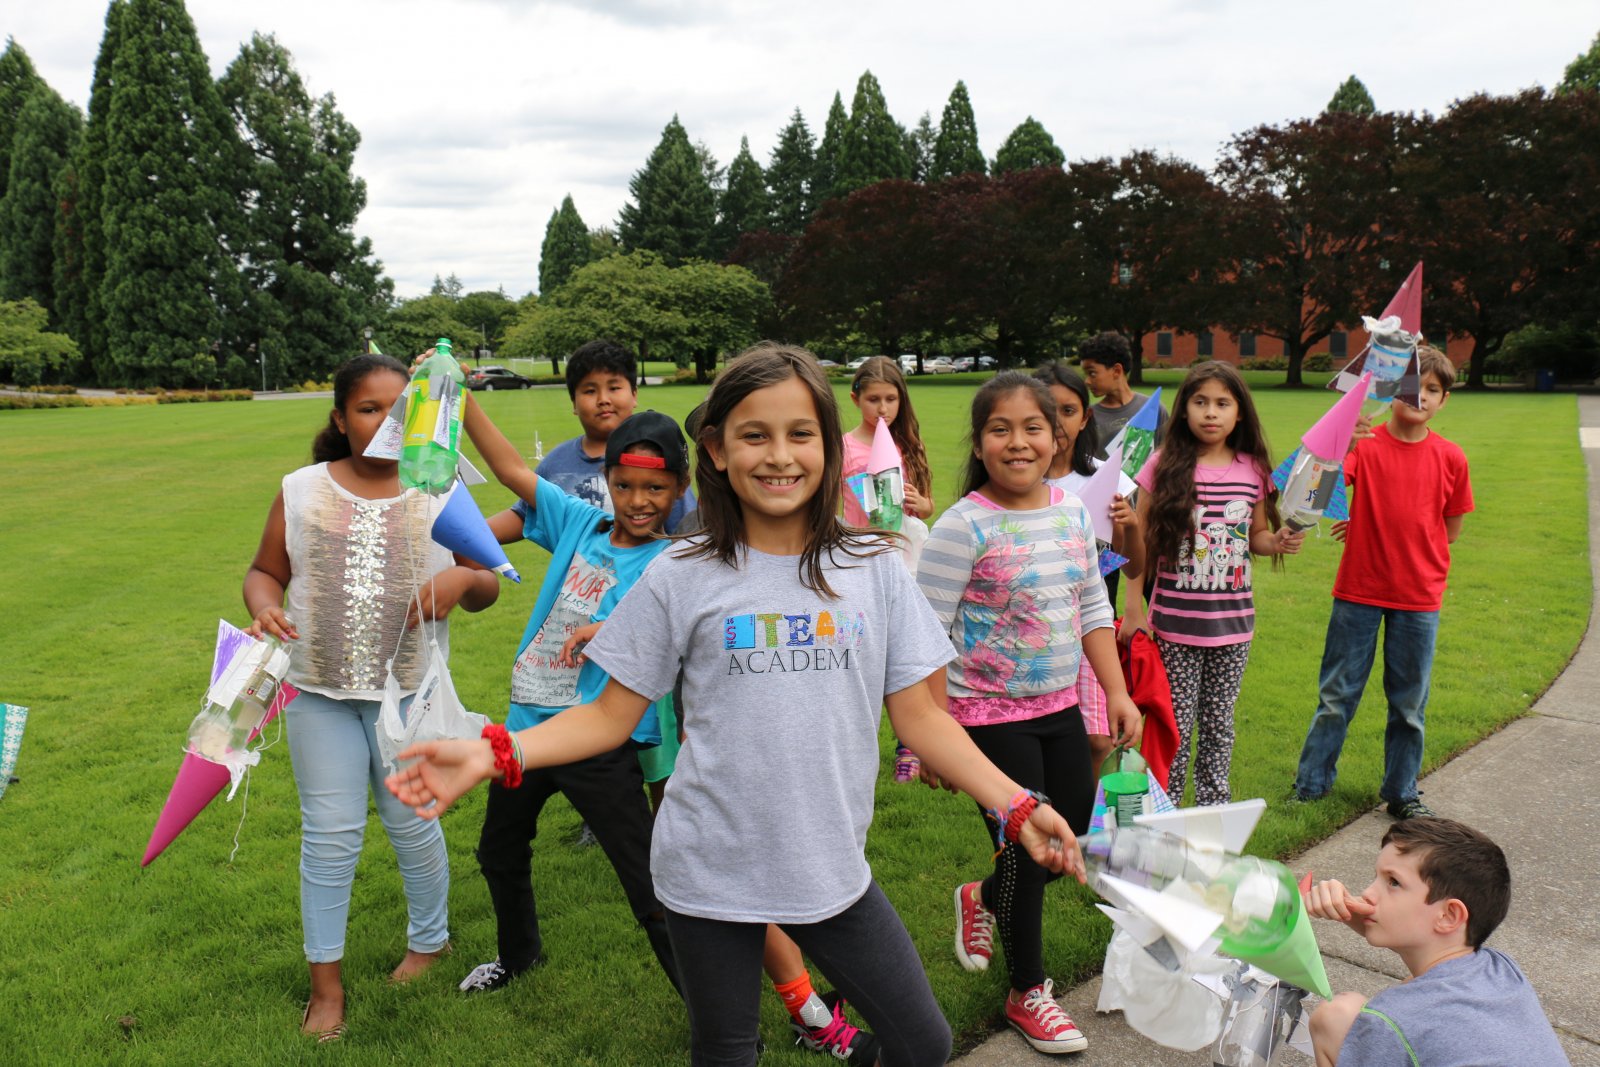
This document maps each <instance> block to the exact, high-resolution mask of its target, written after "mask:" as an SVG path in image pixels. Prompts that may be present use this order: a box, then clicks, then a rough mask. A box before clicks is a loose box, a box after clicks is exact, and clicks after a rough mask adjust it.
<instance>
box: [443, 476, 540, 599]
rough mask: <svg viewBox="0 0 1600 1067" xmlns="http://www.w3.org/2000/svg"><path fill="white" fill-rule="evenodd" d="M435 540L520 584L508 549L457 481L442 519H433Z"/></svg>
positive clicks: (519, 577) (446, 502) (445, 505)
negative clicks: (501, 545) (496, 538)
mask: <svg viewBox="0 0 1600 1067" xmlns="http://www.w3.org/2000/svg"><path fill="white" fill-rule="evenodd" d="M433 539H434V540H435V541H437V542H438V543H439V544H441V545H443V546H444V547H445V548H448V549H449V550H450V551H452V552H455V553H458V554H460V555H463V556H466V557H467V558H468V559H470V560H472V561H473V562H475V563H481V564H483V565H484V566H485V567H488V568H489V569H490V570H492V571H494V572H495V573H496V574H499V575H502V576H504V577H506V578H510V579H511V580H512V581H513V582H521V581H522V577H521V576H520V575H519V574H517V572H516V569H515V568H514V567H512V566H511V561H510V560H508V559H507V558H506V550H505V549H503V548H501V547H500V542H499V541H496V540H495V539H494V532H493V531H491V530H490V529H489V520H487V519H485V518H484V517H483V512H481V511H479V510H478V504H477V502H476V501H474V500H473V499H472V494H471V493H469V492H467V491H466V489H464V488H463V487H462V486H461V484H460V483H459V482H458V483H457V484H456V487H455V489H453V490H452V491H451V493H450V496H449V497H448V498H447V499H446V500H445V502H444V508H443V509H442V510H441V511H440V512H439V517H438V518H437V519H434V520H433Z"/></svg>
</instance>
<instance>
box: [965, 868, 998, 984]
mask: <svg viewBox="0 0 1600 1067" xmlns="http://www.w3.org/2000/svg"><path fill="white" fill-rule="evenodd" d="M979 885H980V883H978V882H968V883H967V884H966V885H963V886H957V887H956V960H957V961H958V962H959V963H960V964H961V966H963V967H965V968H966V969H967V970H969V971H986V970H988V969H989V960H990V959H991V958H993V956H994V912H992V911H990V910H989V909H988V908H986V907H984V906H983V901H982V899H980V897H979V893H978V889H979Z"/></svg>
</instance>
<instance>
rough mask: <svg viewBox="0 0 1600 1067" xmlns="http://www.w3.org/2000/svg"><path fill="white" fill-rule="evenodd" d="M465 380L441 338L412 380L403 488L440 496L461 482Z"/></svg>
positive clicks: (447, 341) (403, 454)
mask: <svg viewBox="0 0 1600 1067" xmlns="http://www.w3.org/2000/svg"><path fill="white" fill-rule="evenodd" d="M464 380H465V376H464V375H463V374H462V373H461V367H460V365H459V364H457V363H456V361H455V358H454V357H453V356H452V355H451V354H450V339H449V338H448V337H441V338H439V340H438V341H437V342H435V344H434V352H433V355H431V356H429V357H428V358H427V359H425V360H423V361H422V366H420V367H418V368H417V370H416V373H414V374H413V375H412V377H411V385H410V386H409V389H410V397H409V402H408V403H407V404H406V424H405V436H404V437H403V438H402V440H401V444H400V484H401V485H404V486H407V487H409V488H412V489H421V490H422V491H423V492H424V493H427V494H429V495H430V496H438V495H439V494H441V493H443V492H445V491H446V490H448V489H449V488H450V486H451V485H452V484H453V483H454V482H455V477H456V462H457V460H458V459H459V458H460V439H461V415H462V411H461V383H462V382H463V381H464Z"/></svg>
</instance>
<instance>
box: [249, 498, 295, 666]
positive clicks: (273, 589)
mask: <svg viewBox="0 0 1600 1067" xmlns="http://www.w3.org/2000/svg"><path fill="white" fill-rule="evenodd" d="M292 573H293V572H292V570H291V568H290V566H289V544H288V540H287V535H286V533H285V531H284V525H283V494H282V493H281V492H280V493H279V494H278V495H277V496H276V497H274V498H273V500H272V508H271V510H269V511H268V512H267V525H266V526H265V527H263V528H262V530H261V544H260V546H259V547H257V548H256V558H255V559H253V560H251V562H250V569H249V570H248V571H246V572H245V575H244V609H245V610H246V611H248V612H249V613H250V620H251V622H250V628H249V630H248V631H247V632H248V633H249V634H250V636H251V637H255V638H261V637H263V636H265V635H266V634H271V635H272V636H273V637H276V638H278V639H279V640H281V641H295V640H298V639H299V637H300V631H299V630H297V629H295V625H294V622H293V621H292V620H290V618H289V616H288V615H286V614H284V611H283V591H284V590H285V589H287V588H288V586H289V578H290V577H291V576H292Z"/></svg>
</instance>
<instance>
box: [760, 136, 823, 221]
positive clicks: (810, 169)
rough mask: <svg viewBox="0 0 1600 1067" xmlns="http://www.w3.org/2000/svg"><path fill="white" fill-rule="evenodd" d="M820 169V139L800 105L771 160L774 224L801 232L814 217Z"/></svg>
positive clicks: (779, 137)
mask: <svg viewBox="0 0 1600 1067" xmlns="http://www.w3.org/2000/svg"><path fill="white" fill-rule="evenodd" d="M816 170H817V151H816V141H815V140H814V139H813V138H812V136H811V130H810V128H809V127H808V126H806V117H805V116H804V115H802V114H801V113H800V109H799V108H795V109H794V115H793V117H792V118H790V120H789V125H787V126H785V127H784V128H783V132H782V133H780V134H778V144H777V147H775V148H773V150H772V159H771V160H770V161H769V162H768V163H767V188H768V189H769V190H771V193H772V197H771V203H772V228H773V229H774V230H775V231H777V232H778V233H786V234H792V235H795V236H798V235H799V234H800V233H801V232H802V231H804V230H805V228H806V223H807V222H809V221H810V220H811V206H812V205H811V197H812V194H813V191H814V188H815V186H814V184H813V183H814V182H815V180H816Z"/></svg>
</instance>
